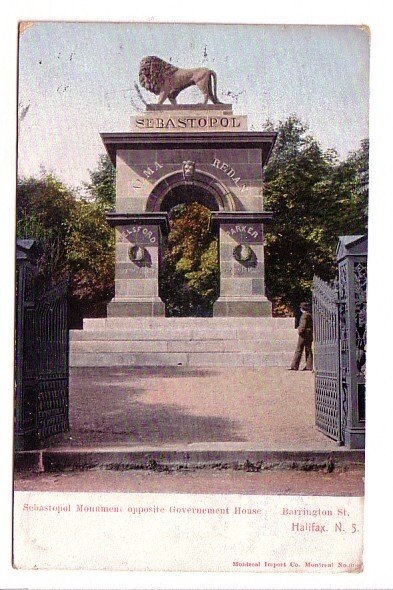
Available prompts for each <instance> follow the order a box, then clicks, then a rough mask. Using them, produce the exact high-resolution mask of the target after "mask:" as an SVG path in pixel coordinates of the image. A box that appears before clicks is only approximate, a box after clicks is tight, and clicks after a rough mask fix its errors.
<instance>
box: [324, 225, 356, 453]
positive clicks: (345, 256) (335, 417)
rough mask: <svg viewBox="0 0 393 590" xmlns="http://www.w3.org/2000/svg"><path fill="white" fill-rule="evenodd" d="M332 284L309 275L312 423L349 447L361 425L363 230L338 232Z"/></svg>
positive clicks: (354, 442) (354, 443)
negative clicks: (346, 233)
mask: <svg viewBox="0 0 393 590" xmlns="http://www.w3.org/2000/svg"><path fill="white" fill-rule="evenodd" d="M336 254H337V263H338V277H337V280H336V286H335V287H334V288H333V287H331V286H329V285H328V284H327V283H325V282H324V281H322V280H321V279H319V278H318V277H314V283H313V322H314V346H315V395H316V399H315V405H316V425H317V426H318V428H319V429H320V430H321V431H322V432H324V433H325V434H327V435H328V436H330V437H331V438H334V439H335V440H337V441H339V442H340V443H342V444H345V445H346V446H348V447H349V448H352V449H353V448H355V449H364V443H365V431H366V415H365V406H366V352H367V351H366V349H367V325H366V321H367V236H341V237H340V239H339V243H338V246H337V252H336Z"/></svg>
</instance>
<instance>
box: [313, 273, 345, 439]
mask: <svg viewBox="0 0 393 590" xmlns="http://www.w3.org/2000/svg"><path fill="white" fill-rule="evenodd" d="M313 324H314V349H315V413H316V416H315V420H316V425H317V427H318V428H319V429H320V430H321V431H322V432H324V434H326V435H327V436H329V437H331V438H333V439H334V440H337V441H339V442H341V428H340V425H341V415H340V414H341V402H340V326H339V309H338V294H337V291H336V289H334V288H332V287H330V286H329V285H328V284H327V283H325V282H324V281H322V280H321V279H320V278H319V277H314V281H313Z"/></svg>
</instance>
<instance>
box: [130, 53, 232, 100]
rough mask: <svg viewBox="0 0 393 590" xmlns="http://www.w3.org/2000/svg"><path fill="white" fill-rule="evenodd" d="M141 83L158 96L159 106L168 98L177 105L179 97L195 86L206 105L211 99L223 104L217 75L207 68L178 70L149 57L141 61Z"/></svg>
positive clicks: (158, 59) (162, 61)
mask: <svg viewBox="0 0 393 590" xmlns="http://www.w3.org/2000/svg"><path fill="white" fill-rule="evenodd" d="M212 80H213V83H212ZM139 82H140V84H141V86H143V88H145V90H148V91H149V92H152V93H153V94H157V95H158V104H162V103H163V102H165V100H166V99H167V98H168V99H169V101H170V103H171V104H174V105H175V104H177V102H176V98H177V95H178V94H179V93H180V92H181V91H182V90H185V89H186V88H188V87H189V86H194V85H195V86H197V87H198V88H199V90H200V91H201V92H202V94H203V97H204V104H207V102H208V100H209V99H210V100H211V101H212V103H214V104H222V103H221V102H220V101H219V100H218V98H217V75H216V73H215V72H213V70H209V69H207V68H194V69H183V68H177V67H175V66H173V65H172V64H169V63H167V62H166V61H164V60H163V59H160V58H159V57H156V56H154V55H149V56H148V57H144V58H143V59H142V61H141V65H140V68H139Z"/></svg>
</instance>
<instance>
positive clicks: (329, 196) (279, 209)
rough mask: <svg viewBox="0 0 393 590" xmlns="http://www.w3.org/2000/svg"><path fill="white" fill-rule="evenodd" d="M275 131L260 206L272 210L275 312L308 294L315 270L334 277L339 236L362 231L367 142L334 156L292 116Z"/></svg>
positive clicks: (270, 284)
mask: <svg viewBox="0 0 393 590" xmlns="http://www.w3.org/2000/svg"><path fill="white" fill-rule="evenodd" d="M277 131H278V137H277V143H276V147H275V149H274V151H273V155H272V157H271V159H270V162H269V164H268V166H267V168H266V171H265V179H266V184H265V191H264V195H265V207H266V209H271V210H273V212H274V222H273V223H272V224H271V225H269V226H266V231H267V235H266V242H267V247H266V283H267V288H268V292H269V296H270V297H271V298H273V300H274V303H275V307H276V312H277V313H287V312H288V311H289V310H295V309H297V307H298V305H299V302H300V301H301V300H303V299H310V297H311V283H312V278H313V275H314V274H318V275H319V276H320V277H322V278H324V279H325V280H331V279H333V277H334V275H335V248H336V245H337V241H338V237H339V236H340V235H349V234H358V233H364V232H365V231H366V227H367V201H368V190H367V186H368V142H367V141H366V140H365V141H364V142H362V146H361V149H360V150H359V151H358V152H355V153H352V154H350V155H349V156H348V158H347V159H346V160H345V161H344V162H339V161H338V158H337V154H336V152H335V151H334V150H327V151H325V152H324V151H323V150H322V149H321V147H320V145H319V143H318V142H317V141H316V140H315V139H314V138H313V137H312V136H310V135H309V134H308V128H307V126H306V125H304V124H303V123H301V121H299V120H298V119H297V118H296V117H290V118H289V119H287V120H286V121H284V122H280V123H279V125H278V129H277Z"/></svg>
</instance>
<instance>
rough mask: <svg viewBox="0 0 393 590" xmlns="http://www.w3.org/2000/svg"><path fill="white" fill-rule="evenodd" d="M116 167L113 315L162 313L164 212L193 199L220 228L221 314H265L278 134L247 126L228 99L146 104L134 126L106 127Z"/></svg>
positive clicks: (268, 308) (218, 312)
mask: <svg viewBox="0 0 393 590" xmlns="http://www.w3.org/2000/svg"><path fill="white" fill-rule="evenodd" d="M101 137H102V140H103V142H104V144H105V147H106V149H107V151H108V154H109V156H110V158H111V160H112V162H113V164H114V166H115V167H116V211H115V212H114V213H111V214H109V216H108V220H109V222H110V223H111V224H113V225H115V226H116V271H115V284H116V289H115V298H114V300H113V301H112V302H111V303H110V304H109V306H108V315H109V316H129V315H131V316H138V315H140V316H146V315H147V316H149V315H152V316H155V315H164V313H165V309H164V304H163V303H162V301H161V299H160V298H159V284H158V282H159V265H160V259H161V254H162V245H163V240H164V239H165V235H166V233H167V231H168V211H169V210H170V208H171V207H172V206H173V205H174V203H175V204H178V203H180V202H182V200H181V199H182V194H183V195H184V193H185V192H186V191H188V192H189V194H190V195H191V197H190V198H191V199H195V200H196V201H199V202H202V203H203V204H205V205H207V206H209V207H210V208H211V210H212V227H218V228H219V242H220V249H219V251H220V297H219V299H218V301H217V302H216V303H215V304H214V308H213V313H214V315H217V316H266V315H271V304H270V302H269V301H268V300H267V298H266V296H265V280H264V274H265V273H264V236H263V224H264V223H265V222H267V221H268V220H269V219H270V218H271V215H270V214H269V213H267V212H264V209H263V168H264V166H265V165H266V163H267V161H268V159H269V156H270V153H271V150H272V148H273V145H274V142H275V139H276V134H275V133H272V132H260V131H248V129H247V116H245V115H237V114H234V113H233V110H232V105H227V104H212V105H210V104H209V105H207V104H206V105H168V106H167V105H162V104H160V105H147V108H146V111H145V112H144V113H141V114H138V115H135V116H134V117H132V119H131V131H129V132H124V133H102V134H101Z"/></svg>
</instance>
